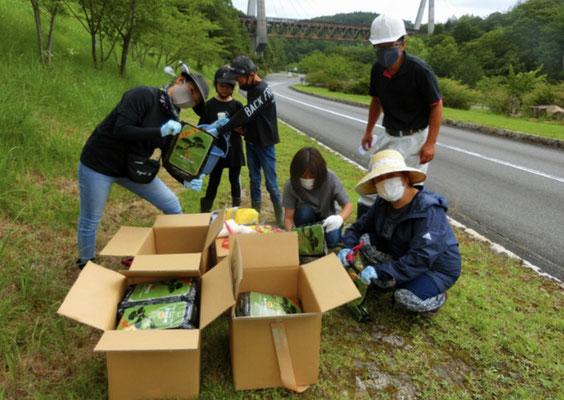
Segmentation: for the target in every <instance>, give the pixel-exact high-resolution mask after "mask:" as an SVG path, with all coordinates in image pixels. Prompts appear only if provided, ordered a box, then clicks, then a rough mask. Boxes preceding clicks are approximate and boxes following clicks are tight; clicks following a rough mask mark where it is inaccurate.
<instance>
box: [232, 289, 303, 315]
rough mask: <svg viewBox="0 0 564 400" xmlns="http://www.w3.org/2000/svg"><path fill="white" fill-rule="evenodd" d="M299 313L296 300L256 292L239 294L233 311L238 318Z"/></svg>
mask: <svg viewBox="0 0 564 400" xmlns="http://www.w3.org/2000/svg"><path fill="white" fill-rule="evenodd" d="M301 313H302V309H301V308H300V303H299V301H298V300H297V299H293V298H290V297H282V296H276V295H271V294H264V293H257V292H245V293H241V294H240V295H239V302H238V303H237V308H236V310H235V315H236V316H238V317H269V316H276V315H286V314H301Z"/></svg>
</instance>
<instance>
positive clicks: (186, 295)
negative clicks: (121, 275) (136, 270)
mask: <svg viewBox="0 0 564 400" xmlns="http://www.w3.org/2000/svg"><path fill="white" fill-rule="evenodd" d="M196 286H197V285H196V280H195V279H194V278H177V279H167V280H161V281H158V282H147V283H140V284H137V285H132V286H130V287H129V290H128V291H127V293H126V294H125V297H124V298H123V300H122V301H121V302H120V304H119V305H118V309H125V308H129V307H133V306H139V305H148V304H162V303H174V302H178V301H188V302H192V303H194V302H195V300H196V294H197V289H196Z"/></svg>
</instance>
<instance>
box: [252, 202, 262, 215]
mask: <svg viewBox="0 0 564 400" xmlns="http://www.w3.org/2000/svg"><path fill="white" fill-rule="evenodd" d="M260 205H261V202H260V201H259V202H258V203H255V202H253V203H252V204H251V207H252V208H254V209H255V210H257V212H258V213H259V214H260Z"/></svg>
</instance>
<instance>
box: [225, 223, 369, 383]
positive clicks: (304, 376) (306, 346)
mask: <svg viewBox="0 0 564 400" xmlns="http://www.w3.org/2000/svg"><path fill="white" fill-rule="evenodd" d="M230 259H231V267H232V270H233V279H234V292H235V294H236V296H235V297H236V298H237V296H238V294H239V293H243V292H249V291H255V292H261V293H267V294H274V295H280V296H286V297H294V298H298V299H299V300H300V303H301V305H302V310H303V311H304V313H303V314H293V315H284V316H277V317H236V316H235V314H234V310H235V307H234V308H233V309H232V311H231V318H230V332H229V342H230V350H231V364H232V370H233V382H234V386H235V389H236V390H244V389H260V388H270V387H279V386H285V387H287V388H289V389H292V390H294V391H297V392H300V391H303V390H305V389H307V387H308V386H309V385H312V384H315V383H316V382H317V380H318V375H319V350H320V343H321V319H322V318H321V317H322V314H323V313H324V312H326V311H329V310H331V309H333V308H336V307H339V306H341V305H343V304H345V303H348V302H350V301H352V300H354V299H357V298H359V297H360V293H359V291H358V290H357V288H356V286H355V285H354V283H353V282H352V280H351V279H350V277H349V275H348V274H347V272H346V271H345V269H344V268H343V266H342V265H341V263H340V262H339V260H338V258H337V257H336V256H335V254H329V255H327V256H325V257H323V258H320V259H318V260H316V261H314V262H311V263H309V264H304V265H301V266H300V265H299V255H298V239H297V234H296V233H295V232H284V233H277V234H275V235H235V236H231V241H230Z"/></svg>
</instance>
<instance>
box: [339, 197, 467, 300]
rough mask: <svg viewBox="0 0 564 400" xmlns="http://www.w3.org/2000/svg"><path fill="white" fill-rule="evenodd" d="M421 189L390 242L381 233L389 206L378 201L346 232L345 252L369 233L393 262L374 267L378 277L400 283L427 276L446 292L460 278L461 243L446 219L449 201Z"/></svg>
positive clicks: (401, 218) (374, 242)
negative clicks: (381, 276) (384, 276)
mask: <svg viewBox="0 0 564 400" xmlns="http://www.w3.org/2000/svg"><path fill="white" fill-rule="evenodd" d="M418 189H419V192H418V193H417V195H415V197H414V198H413V200H412V201H411V203H410V204H409V206H408V207H409V208H408V209H407V211H406V212H405V213H404V214H403V215H402V216H401V217H400V219H399V220H398V221H397V223H396V226H395V227H394V229H393V233H392V237H391V240H388V239H385V238H384V237H383V236H382V235H381V234H380V233H379V232H381V230H382V227H383V225H384V222H385V219H386V207H387V205H388V203H387V202H386V201H385V200H384V199H382V198H380V197H378V199H377V200H376V202H375V203H374V204H373V205H372V207H370V209H369V210H368V211H367V212H366V213H365V214H364V215H363V216H362V217H361V218H360V219H359V220H358V221H357V222H355V223H354V224H352V225H351V226H350V227H349V228H348V229H347V230H346V231H345V235H344V238H343V248H352V247H354V246H355V245H357V244H358V243H359V242H360V236H361V235H363V234H365V233H368V234H369V235H370V240H371V242H372V244H373V245H375V246H376V247H377V248H378V250H380V251H383V252H385V253H388V254H391V255H392V256H393V258H394V259H393V261H390V262H387V263H383V264H379V265H375V266H374V267H375V269H376V272H377V273H378V274H382V273H383V275H389V276H391V277H392V278H395V280H396V281H397V282H398V283H403V282H407V281H411V280H413V279H415V278H417V277H418V276H420V275H421V274H426V275H428V276H429V277H430V278H431V279H433V281H434V282H435V284H436V285H437V287H438V288H439V290H440V291H441V292H444V291H445V290H447V289H448V288H449V287H451V286H452V285H453V284H454V282H456V280H457V279H458V277H459V276H460V271H461V259H460V252H459V251H458V241H457V240H456V237H455V236H454V233H453V231H452V229H451V227H450V224H449V223H448V220H447V217H446V212H447V210H448V205H447V201H446V199H445V198H444V197H442V196H440V195H438V194H436V193H433V192H431V191H429V190H427V189H426V188H421V187H418Z"/></svg>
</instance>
